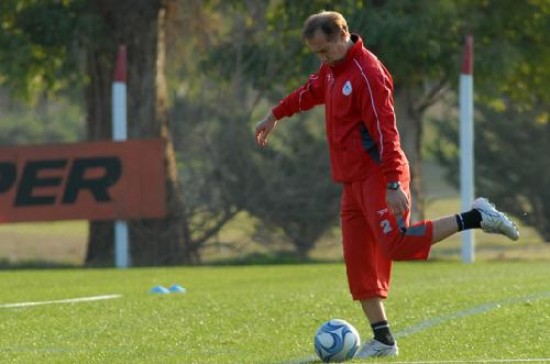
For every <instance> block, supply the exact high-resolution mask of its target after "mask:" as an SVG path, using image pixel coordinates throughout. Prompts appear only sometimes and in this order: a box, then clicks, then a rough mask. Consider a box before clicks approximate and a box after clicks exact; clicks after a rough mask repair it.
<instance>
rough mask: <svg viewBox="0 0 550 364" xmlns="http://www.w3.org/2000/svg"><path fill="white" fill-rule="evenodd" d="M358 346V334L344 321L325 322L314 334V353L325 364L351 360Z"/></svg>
mask: <svg viewBox="0 0 550 364" xmlns="http://www.w3.org/2000/svg"><path fill="white" fill-rule="evenodd" d="M360 344H361V338H360V337H359V333H358V332H357V330H356V329H355V327H353V326H352V325H351V324H350V323H349V322H347V321H345V320H340V319H332V320H330V321H327V322H325V323H324V324H322V325H321V326H320V327H319V329H318V330H317V333H316V334H315V352H316V353H317V355H318V356H319V358H321V360H322V361H324V362H325V363H337V362H342V361H344V360H348V359H351V358H353V356H354V355H355V353H356V352H357V349H358V348H359V345H360Z"/></svg>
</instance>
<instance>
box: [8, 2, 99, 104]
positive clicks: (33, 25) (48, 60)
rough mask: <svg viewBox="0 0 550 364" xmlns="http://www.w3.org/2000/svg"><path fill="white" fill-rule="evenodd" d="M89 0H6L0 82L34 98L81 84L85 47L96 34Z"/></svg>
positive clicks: (28, 97) (10, 88)
mask: <svg viewBox="0 0 550 364" xmlns="http://www.w3.org/2000/svg"><path fill="white" fill-rule="evenodd" d="M85 9H86V2H85V0H64V1H57V0H46V1H41V0H40V1H39V0H24V1H19V0H6V1H2V2H1V4H0V29H1V31H0V85H2V84H4V85H6V86H7V88H8V89H9V90H10V91H11V92H12V94H14V95H16V96H19V97H21V98H24V99H26V100H31V101H34V100H36V98H37V96H38V95H39V94H41V93H43V92H46V93H49V94H55V93H56V92H59V91H63V90H68V89H71V90H72V91H74V88H78V87H80V86H82V84H83V82H84V80H85V79H84V71H83V66H84V64H83V63H82V55H83V54H82V52H81V50H82V49H81V47H82V45H83V44H85V43H87V42H90V41H91V40H92V39H94V38H95V34H96V32H97V30H98V29H97V27H98V25H97V23H96V21H95V17H94V16H93V15H92V14H91V13H89V12H87V11H85Z"/></svg>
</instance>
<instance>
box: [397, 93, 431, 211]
mask: <svg viewBox="0 0 550 364" xmlns="http://www.w3.org/2000/svg"><path fill="white" fill-rule="evenodd" d="M395 109H396V114H397V127H398V129H399V134H400V136H401V145H402V147H403V150H404V151H405V154H406V155H407V158H408V159H409V163H410V170H411V185H410V188H411V195H412V200H413V204H412V210H411V222H413V221H420V220H423V219H424V198H423V196H422V131H423V126H422V115H421V113H419V112H418V110H416V109H415V107H414V104H413V99H412V97H411V91H410V90H409V89H407V88H399V89H398V90H396V92H395Z"/></svg>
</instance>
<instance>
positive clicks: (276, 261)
mask: <svg viewBox="0 0 550 364" xmlns="http://www.w3.org/2000/svg"><path fill="white" fill-rule="evenodd" d="M337 262H338V263H339V262H342V260H341V259H313V258H307V259H305V260H304V259H299V258H298V257H297V256H296V254H295V253H294V252H292V251H280V252H270V253H250V254H246V255H243V256H241V257H237V258H228V259H217V260H212V261H208V262H205V263H204V264H203V265H215V266H218V265H288V264H325V263H337Z"/></svg>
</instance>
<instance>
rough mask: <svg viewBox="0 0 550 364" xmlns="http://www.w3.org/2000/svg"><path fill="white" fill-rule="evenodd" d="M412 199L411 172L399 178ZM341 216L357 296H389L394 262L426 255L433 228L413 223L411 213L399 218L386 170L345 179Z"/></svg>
mask: <svg viewBox="0 0 550 364" xmlns="http://www.w3.org/2000/svg"><path fill="white" fill-rule="evenodd" d="M400 182H401V185H402V188H403V189H404V190H405V192H406V193H407V195H409V198H410V192H409V176H404V177H403V179H402V180H401V181H400ZM343 187H344V189H343V194H342V201H341V209H340V217H341V225H342V238H343V250H344V261H345V263H346V273H347V277H348V283H349V288H350V291H351V295H352V297H353V299H354V300H363V299H367V298H373V297H382V298H386V297H387V296H388V291H389V286H390V278H391V268H392V261H393V260H422V259H427V258H428V255H429V253H430V249H431V240H432V234H433V226H432V222H431V221H422V222H419V223H417V224H415V225H412V226H409V213H407V215H406V216H399V217H398V218H396V217H395V216H394V215H393V214H392V213H390V212H389V211H388V207H387V205H386V181H385V179H384V176H383V175H382V173H381V172H380V173H376V174H374V175H371V176H369V177H367V178H366V179H365V180H362V181H356V182H349V183H344V185H343Z"/></svg>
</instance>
